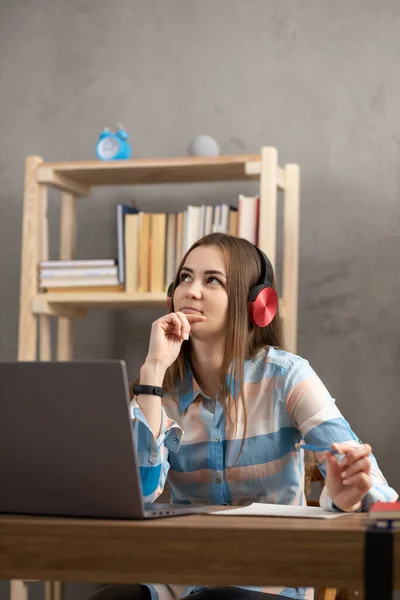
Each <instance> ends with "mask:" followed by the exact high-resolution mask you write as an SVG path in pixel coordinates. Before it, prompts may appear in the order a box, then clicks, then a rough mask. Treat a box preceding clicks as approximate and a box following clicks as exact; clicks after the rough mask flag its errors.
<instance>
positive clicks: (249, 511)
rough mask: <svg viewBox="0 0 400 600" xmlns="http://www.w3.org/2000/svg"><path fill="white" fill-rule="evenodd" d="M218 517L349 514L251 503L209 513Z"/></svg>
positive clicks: (320, 517) (321, 517) (330, 516)
mask: <svg viewBox="0 0 400 600" xmlns="http://www.w3.org/2000/svg"><path fill="white" fill-rule="evenodd" d="M209 514H210V515H219V516H222V517H224V516H226V517H229V516H241V517H245V516H258V517H299V518H301V519H304V518H306V519H336V518H337V517H344V516H347V515H349V514H351V513H340V512H330V511H327V510H324V509H323V508H320V507H319V506H290V505H289V506H287V505H283V504H263V503H260V502H253V504H250V506H240V507H239V508H233V509H228V510H219V511H218V510H217V511H213V512H210V513H209Z"/></svg>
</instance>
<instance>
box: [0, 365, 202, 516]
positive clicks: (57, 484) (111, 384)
mask: <svg viewBox="0 0 400 600" xmlns="http://www.w3.org/2000/svg"><path fill="white" fill-rule="evenodd" d="M129 400H130V398H129V387H128V379H127V372H126V365H125V363H124V362H123V361H117V360H98V361H71V362H2V363H0V490H1V492H0V513H7V514H25V515H27V514H28V515H47V516H65V517H96V518H112V519H114V518H115V519H146V518H154V517H165V516H172V515H182V514H187V513H192V512H208V510H209V509H208V507H207V506H203V505H196V506H195V505H193V504H192V505H190V504H182V505H178V504H163V505H162V504H157V503H154V504H150V505H144V503H143V497H142V487H141V481H140V475H139V467H138V464H137V458H136V451H135V446H134V443H133V437H132V422H131V419H130V414H129V406H128V404H129Z"/></svg>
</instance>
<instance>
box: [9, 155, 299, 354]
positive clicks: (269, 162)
mask: <svg viewBox="0 0 400 600" xmlns="http://www.w3.org/2000/svg"><path fill="white" fill-rule="evenodd" d="M251 180H256V181H258V182H259V196H260V206H259V219H258V223H259V225H258V245H259V247H260V248H261V249H262V250H263V251H264V252H265V253H266V254H267V255H268V257H269V258H270V260H271V262H272V264H273V265H274V266H275V264H276V245H277V244H276V242H277V207H278V192H279V191H280V190H281V191H283V194H282V197H283V268H282V276H281V281H282V290H280V292H281V296H282V299H281V306H282V305H283V306H284V308H285V310H284V314H283V317H284V327H285V335H286V340H287V346H288V348H289V349H290V350H292V351H294V352H295V351H296V342H297V287H298V246H299V203H300V193H299V189H300V169H299V166H298V165H297V164H285V165H284V166H283V167H280V166H279V164H278V152H277V150H276V148H273V147H262V148H261V151H260V153H259V154H245V155H238V156H218V157H209V158H207V157H181V158H180V157H177V158H155V159H140V160H120V161H110V162H103V161H100V160H91V161H79V162H77V161H75V162H45V161H44V160H43V159H42V158H41V157H39V156H28V157H27V159H26V163H25V186H24V188H25V191H24V205H23V215H22V249H21V284H20V311H19V332H18V359H19V360H37V359H39V360H50V359H51V357H52V349H51V343H50V338H51V336H50V318H51V317H57V348H56V357H57V359H58V360H70V359H72V357H73V323H74V320H75V318H77V317H83V316H85V314H86V312H87V310H89V309H91V308H104V309H118V308H132V309H134V310H136V309H141V308H143V307H154V308H159V309H160V311H161V310H163V308H164V307H165V309H166V294H164V293H145V294H141V293H135V294H128V293H126V292H118V291H113V292H111V291H110V292H100V291H98V292H88V291H87V290H85V291H82V292H75V291H74V292H72V291H69V292H64V291H62V290H60V291H57V292H47V293H41V292H40V290H39V286H38V263H39V262H40V261H41V260H48V259H49V247H48V246H49V244H48V239H49V233H48V220H47V205H48V190H49V188H52V187H54V188H57V189H58V190H60V191H61V194H62V202H61V218H60V243H59V258H60V259H61V260H72V259H74V258H75V257H76V231H77V203H78V202H79V197H80V196H89V195H90V192H91V188H92V187H94V186H114V185H143V184H149V185H154V184H168V183H193V182H216V181H244V182H246V181H251ZM192 202H195V200H193V201H192ZM143 210H145V207H143Z"/></svg>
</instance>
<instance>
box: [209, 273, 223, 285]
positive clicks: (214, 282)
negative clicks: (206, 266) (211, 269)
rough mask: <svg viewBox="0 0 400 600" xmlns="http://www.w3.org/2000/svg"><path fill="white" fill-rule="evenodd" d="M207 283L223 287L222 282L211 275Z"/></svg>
mask: <svg viewBox="0 0 400 600" xmlns="http://www.w3.org/2000/svg"><path fill="white" fill-rule="evenodd" d="M207 283H211V284H212V285H222V281H220V280H219V279H218V277H214V275H210V277H209V278H208V279H207Z"/></svg>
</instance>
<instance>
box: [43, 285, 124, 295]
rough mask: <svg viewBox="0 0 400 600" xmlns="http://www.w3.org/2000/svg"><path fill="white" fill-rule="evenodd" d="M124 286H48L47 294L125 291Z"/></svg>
mask: <svg viewBox="0 0 400 600" xmlns="http://www.w3.org/2000/svg"><path fill="white" fill-rule="evenodd" d="M124 291H125V289H124V286H123V285H121V284H118V285H98V286H97V285H91V286H85V285H80V286H70V287H55V288H53V287H50V286H49V287H48V288H46V294H60V293H61V294H85V293H87V294H104V293H105V294H112V293H115V292H118V293H119V292H121V293H122V292H124Z"/></svg>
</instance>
